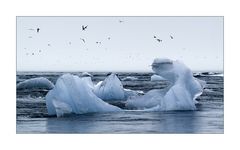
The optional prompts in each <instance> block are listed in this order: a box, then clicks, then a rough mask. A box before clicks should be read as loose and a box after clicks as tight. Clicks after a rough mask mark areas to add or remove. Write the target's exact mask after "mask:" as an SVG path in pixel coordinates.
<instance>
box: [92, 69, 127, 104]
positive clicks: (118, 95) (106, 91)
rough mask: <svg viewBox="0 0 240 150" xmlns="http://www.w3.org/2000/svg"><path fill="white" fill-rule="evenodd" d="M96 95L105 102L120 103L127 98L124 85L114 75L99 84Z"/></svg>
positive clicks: (95, 90) (96, 87)
mask: <svg viewBox="0 0 240 150" xmlns="http://www.w3.org/2000/svg"><path fill="white" fill-rule="evenodd" d="M94 93H95V94H96V95H97V96H98V97H99V98H101V99H102V100H104V101H116V100H117V101H119V100H124V98H125V92H124V88H123V85H122V83H121V81H120V80H119V78H118V77H117V75H116V74H114V73H112V74H110V75H109V76H107V78H106V79H105V80H104V81H100V82H98V83H97V85H96V86H95V88H94Z"/></svg>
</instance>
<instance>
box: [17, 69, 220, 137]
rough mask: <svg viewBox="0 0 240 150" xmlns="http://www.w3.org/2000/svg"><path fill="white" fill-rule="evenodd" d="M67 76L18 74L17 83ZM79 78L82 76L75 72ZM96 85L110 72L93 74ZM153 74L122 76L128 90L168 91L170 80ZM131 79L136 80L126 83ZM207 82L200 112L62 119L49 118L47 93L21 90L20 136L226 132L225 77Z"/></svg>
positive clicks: (19, 109)
mask: <svg viewBox="0 0 240 150" xmlns="http://www.w3.org/2000/svg"><path fill="white" fill-rule="evenodd" d="M62 74H63V73H17V83H19V82H22V81H24V80H26V79H30V78H35V77H46V78H48V79H49V80H50V81H52V82H53V83H55V82H56V80H57V78H58V77H59V76H60V75H62ZM73 74H76V75H79V74H80V73H73ZM92 74H93V78H92V79H93V82H94V83H97V82H98V81H101V80H104V78H105V77H106V74H107V73H92ZM151 75H152V73H119V78H120V79H122V83H123V86H124V88H128V89H132V90H141V91H143V92H147V91H149V90H151V89H157V88H159V89H160V88H165V87H166V86H167V85H168V83H167V82H166V81H157V82H156V81H154V82H153V81H150V78H151ZM127 76H131V77H136V78H137V80H134V81H124V80H123V79H124V78H125V77H127ZM197 78H199V79H201V80H204V81H206V82H207V85H206V88H205V89H204V92H203V94H202V95H201V96H200V97H199V98H198V101H199V104H197V110H196V111H168V112H143V111H131V110H126V111H125V112H116V113H89V114H82V115H71V116H67V117H62V118H56V117H50V116H48V115H47V110H46V104H45V95H46V93H47V92H48V91H47V90H17V114H16V132H17V133H103V134H104V133H224V100H223V77H221V76H212V75H203V76H201V75H200V76H199V75H198V76H197Z"/></svg>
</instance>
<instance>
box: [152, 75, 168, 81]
mask: <svg viewBox="0 0 240 150" xmlns="http://www.w3.org/2000/svg"><path fill="white" fill-rule="evenodd" d="M162 80H166V79H164V78H163V77H161V76H159V75H156V74H154V75H152V76H151V81H162Z"/></svg>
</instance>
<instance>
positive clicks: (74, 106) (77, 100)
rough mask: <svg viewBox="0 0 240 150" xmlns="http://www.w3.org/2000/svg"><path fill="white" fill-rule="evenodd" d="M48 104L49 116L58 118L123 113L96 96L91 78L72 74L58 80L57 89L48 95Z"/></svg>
mask: <svg viewBox="0 0 240 150" xmlns="http://www.w3.org/2000/svg"><path fill="white" fill-rule="evenodd" d="M46 104H47V110H48V114H49V115H57V116H58V117H59V116H63V115H64V114H69V113H75V114H83V113H92V112H111V111H121V109H120V108H118V107H116V106H113V105H110V104H108V103H106V102H104V101H103V100H101V99H100V98H99V97H97V96H96V95H95V93H94V92H93V83H92V81H91V78H90V77H83V78H79V77H78V76H75V75H70V74H65V75H62V76H61V77H60V78H58V80H57V82H56V85H55V87H54V88H53V89H52V90H51V91H49V92H48V94H47V95H46Z"/></svg>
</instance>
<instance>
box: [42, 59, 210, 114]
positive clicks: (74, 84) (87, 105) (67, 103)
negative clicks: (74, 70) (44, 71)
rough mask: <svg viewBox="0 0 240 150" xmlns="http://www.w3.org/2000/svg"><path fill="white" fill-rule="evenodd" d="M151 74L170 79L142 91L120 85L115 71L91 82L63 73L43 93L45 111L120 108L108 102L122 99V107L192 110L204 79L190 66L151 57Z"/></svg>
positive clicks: (102, 110) (72, 111) (108, 109)
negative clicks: (124, 102) (154, 87)
mask: <svg viewBox="0 0 240 150" xmlns="http://www.w3.org/2000/svg"><path fill="white" fill-rule="evenodd" d="M152 70H153V71H154V72H155V74H157V75H159V76H161V77H163V78H164V79H166V80H168V81H169V82H170V85H169V86H168V87H167V88H164V89H153V90H150V91H148V92H147V93H146V94H144V95H143V93H141V92H138V91H133V90H130V89H124V88H123V85H122V83H121V81H120V80H119V78H118V77H117V75H116V74H114V73H112V74H111V75H109V76H108V77H107V78H106V79H105V80H104V81H100V82H99V83H97V84H96V85H94V84H93V82H92V80H91V76H89V75H88V76H83V77H82V78H80V77H78V76H75V75H70V74H65V75H62V76H61V77H60V78H58V80H57V82H56V84H55V87H54V88H53V89H52V90H50V91H49V92H48V94H47V95H46V104H47V110H48V114H49V115H55V114H56V115H57V116H63V115H64V114H69V113H75V114H82V113H90V112H115V111H123V110H122V109H120V108H119V107H116V106H113V105H110V104H108V103H107V102H105V101H108V102H115V101H121V100H126V107H127V108H128V109H134V110H139V111H168V110H195V109H196V106H195V104H196V98H197V97H198V96H199V95H201V93H202V92H203V88H204V86H205V84H206V83H205V82H204V81H201V80H199V79H197V78H194V77H193V74H192V72H191V70H190V69H189V68H188V67H187V66H185V65H184V64H183V63H182V62H180V61H173V60H170V59H159V58H157V59H155V60H154V61H153V63H152Z"/></svg>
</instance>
